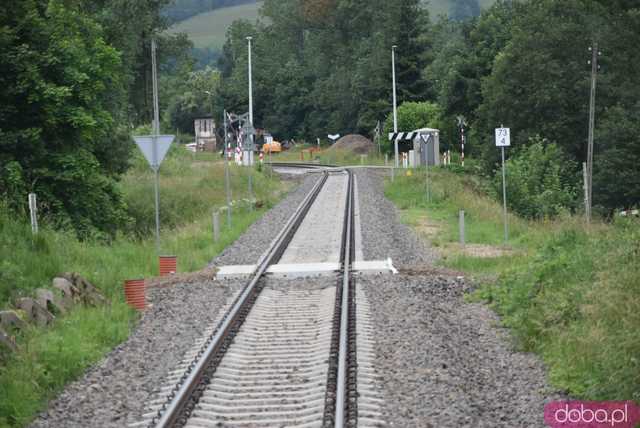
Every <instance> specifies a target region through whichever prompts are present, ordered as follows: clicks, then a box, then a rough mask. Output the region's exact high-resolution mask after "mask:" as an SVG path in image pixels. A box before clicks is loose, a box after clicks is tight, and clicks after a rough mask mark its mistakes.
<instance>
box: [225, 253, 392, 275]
mask: <svg viewBox="0 0 640 428" xmlns="http://www.w3.org/2000/svg"><path fill="white" fill-rule="evenodd" d="M353 266H354V269H353V273H354V274H356V275H383V274H396V273H398V271H397V270H396V269H395V268H394V267H393V263H392V261H391V259H390V258H389V259H387V260H372V261H356V262H354V265H353ZM255 269H256V265H230V266H222V267H220V268H219V269H218V272H217V273H216V279H219V280H223V279H238V278H248V277H250V276H251V275H252V274H253V273H254V271H255ZM339 270H340V263H280V264H276V265H271V266H269V269H267V274H268V275H271V276H274V277H279V278H308V277H314V276H330V275H333V274H335V273H336V272H338V271H339Z"/></svg>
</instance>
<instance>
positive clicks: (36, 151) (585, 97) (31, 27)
mask: <svg viewBox="0 0 640 428" xmlns="http://www.w3.org/2000/svg"><path fill="white" fill-rule="evenodd" d="M171 4H172V3H171V1H170V0H160V1H157V0H154V1H151V0H145V1H136V2H130V1H126V0H116V1H104V0H91V1H79V0H75V1H63V0H24V1H20V2H18V3H15V4H8V3H6V2H5V3H3V4H2V5H0V28H2V31H0V70H1V71H0V83H1V85H0V198H1V199H2V203H3V204H5V205H7V206H8V207H9V208H10V209H12V210H13V211H15V212H19V213H24V212H25V211H26V209H27V198H26V194H27V193H28V192H36V193H37V194H38V195H39V200H40V201H41V213H42V214H43V215H44V216H45V217H46V218H47V219H48V220H50V221H51V222H52V223H53V224H55V225H57V226H59V227H63V228H64V227H67V228H73V229H75V230H76V232H77V233H78V235H80V236H81V237H91V236H96V237H100V238H106V239H108V238H109V236H113V235H114V234H116V233H117V232H118V231H119V230H121V229H122V228H123V227H124V225H126V223H127V222H128V221H129V219H128V218H127V215H126V207H124V206H123V202H122V198H121V195H120V194H119V191H118V188H117V182H118V179H119V177H120V176H121V174H122V173H123V172H124V171H125V170H126V169H127V168H128V158H129V155H130V153H131V150H132V148H133V144H132V141H131V134H132V133H133V131H134V129H135V128H136V127H138V126H140V125H144V124H148V123H149V121H150V118H151V116H152V115H151V109H150V107H151V90H150V89H151V81H150V54H149V50H150V48H149V46H150V40H151V37H153V36H155V37H157V38H158V42H159V51H158V52H159V55H160V57H159V64H160V92H161V96H160V100H161V110H162V111H163V116H162V122H163V128H164V130H165V131H167V132H168V131H169V130H171V131H175V130H178V131H181V132H189V133H190V132H192V123H193V122H192V120H193V118H194V117H195V116H200V115H203V114H209V113H211V112H214V113H215V114H216V117H217V118H218V120H220V119H221V118H222V109H223V108H226V109H228V110H231V111H235V112H238V113H241V112H243V111H246V110H247V105H248V94H247V42H246V37H247V36H249V35H250V36H253V40H254V42H253V43H254V57H253V64H254V69H253V72H254V99H255V118H256V119H255V121H256V126H259V127H264V128H267V129H269V130H270V131H271V132H272V133H273V134H274V135H275V136H276V137H277V138H281V139H285V138H291V137H295V138H296V139H302V140H305V139H306V140H311V141H315V138H316V137H323V136H325V135H326V134H328V133H341V134H345V133H350V132H357V133H362V134H364V135H367V136H371V135H372V133H373V130H374V128H375V127H376V124H377V123H378V121H380V122H382V123H385V128H386V129H385V132H386V131H388V130H389V127H390V121H389V113H390V111H391V46H392V45H397V46H398V47H397V50H396V55H397V61H396V67H397V81H398V98H399V104H400V109H401V111H402V110H406V111H414V112H416V114H414V115H413V117H415V118H417V119H416V120H415V121H414V122H415V123H404V122H403V123H401V125H402V126H403V127H412V126H416V127H417V126H424V125H429V126H434V127H438V128H439V129H441V132H442V138H441V141H442V142H443V146H444V148H451V149H453V150H454V151H458V150H459V144H458V140H459V133H458V132H459V131H458V129H457V125H456V124H457V118H458V117H459V116H463V117H464V118H466V123H467V124H468V129H467V136H468V140H467V153H468V154H470V155H471V156H472V157H473V158H475V159H479V160H480V163H479V164H476V167H477V172H479V173H481V174H484V175H486V176H489V177H491V176H492V174H493V173H494V170H495V168H496V162H497V160H498V153H499V152H498V151H497V150H496V149H495V146H494V144H493V128H495V127H496V126H498V125H500V124H504V125H505V126H509V127H511V129H512V134H513V141H512V148H511V149H509V151H508V154H509V156H510V157H513V158H514V159H517V158H518V157H520V159H521V162H520V163H521V164H522V165H524V166H523V167H522V168H523V169H522V171H521V174H520V176H521V177H522V180H523V184H522V186H523V187H522V188H523V189H525V190H526V192H525V191H523V192H522V194H523V195H524V194H526V193H528V194H531V193H540V194H542V195H547V193H545V192H550V195H555V194H556V193H557V192H556V193H554V192H555V191H556V190H558V189H560V190H561V195H560V196H559V197H557V198H554V197H551V196H549V197H544V198H543V200H544V201H549V200H553V201H555V202H554V206H553V207H551V208H550V209H549V210H548V211H537V212H534V213H533V214H532V216H538V215H546V214H547V213H549V214H554V213H558V212H560V211H561V210H559V209H558V207H561V208H566V209H568V210H573V209H576V207H577V206H578V205H579V199H580V191H579V190H578V189H579V188H580V176H581V173H580V165H581V163H582V162H583V161H584V160H585V157H586V139H587V129H588V126H587V125H588V107H589V90H590V69H591V67H590V66H589V65H588V64H587V61H588V60H589V59H590V57H591V54H590V52H589V50H588V48H589V47H590V46H591V44H592V43H593V42H594V41H597V42H598V43H599V47H600V50H601V51H602V56H601V58H600V64H601V70H600V71H599V74H598V89H597V102H596V129H595V141H596V145H595V162H594V174H595V175H594V180H593V182H594V191H593V194H594V203H595V204H596V205H598V206H600V207H601V208H602V210H603V213H605V214H606V213H608V212H610V210H611V209H613V208H622V207H631V206H637V205H638V203H639V202H640V176H639V175H638V174H637V165H638V163H639V162H640V144H639V143H638V135H640V101H638V100H640V58H638V57H639V56H640V53H639V52H638V50H637V49H635V48H636V46H637V45H638V44H639V43H640V33H639V32H638V30H637V29H638V28H640V7H639V6H638V4H637V2H635V1H633V0H615V1H612V0H564V1H559V0H527V1H509V0H499V1H498V2H496V3H495V4H494V5H493V6H492V7H491V8H489V9H487V10H485V11H483V12H482V13H481V14H480V15H479V16H475V17H474V15H475V14H477V12H478V11H479V10H478V9H477V5H478V2H477V0H473V1H468V0H457V1H455V2H452V3H450V5H451V7H452V12H453V11H458V12H457V13H458V15H457V16H456V17H457V18H465V17H468V18H467V19H448V18H445V17H438V18H435V17H431V16H429V14H428V12H427V10H426V9H425V8H424V5H423V4H422V3H421V2H420V1H419V0H398V1H394V2H389V1H385V0H265V2H264V4H263V7H262V9H261V14H262V16H263V17H264V18H266V19H263V20H261V21H259V23H257V24H255V23H250V22H248V21H242V20H240V21H236V22H234V23H233V24H232V26H231V27H230V29H229V31H228V34H227V40H226V43H225V45H224V48H223V52H222V56H221V57H220V60H219V62H218V64H217V65H216V68H211V67H207V68H204V69H196V68H195V67H194V59H193V58H192V56H191V48H192V44H191V43H190V41H189V40H188V39H187V38H186V37H185V36H184V35H167V33H166V32H165V30H166V28H167V27H168V25H169V21H168V19H167V18H166V17H165V16H164V15H163V13H166V10H168V9H166V8H167V7H169V6H171ZM185 4H186V2H185ZM216 5H222V3H220V2H211V4H210V6H211V7H214V6H216ZM176 6H177V4H174V6H173V7H176ZM185 10H186V9H185ZM452 15H453V13H452ZM425 103H427V104H425ZM420 112H425V113H424V114H423V113H420ZM420 118H422V119H423V120H421V119H420ZM401 130H411V129H401ZM383 135H384V134H383ZM387 149H388V148H387ZM527 159H529V160H528V161H526V162H525V160H527ZM532 163H533V164H535V165H537V169H535V170H534V169H526V168H525V166H527V165H530V164H532ZM527 171H529V172H527ZM540 183H542V184H540ZM530 205H531V204H529V206H530ZM514 207H515V206H514ZM516 208H517V207H516ZM527 209H528V208H527ZM521 212H523V213H525V214H526V213H527V212H528V211H527V210H526V209H523V210H522V211H521Z"/></svg>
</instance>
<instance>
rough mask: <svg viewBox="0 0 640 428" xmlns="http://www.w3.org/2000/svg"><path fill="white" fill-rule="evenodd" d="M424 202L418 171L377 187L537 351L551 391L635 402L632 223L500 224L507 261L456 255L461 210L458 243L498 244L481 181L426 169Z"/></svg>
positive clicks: (639, 254) (637, 278)
mask: <svg viewBox="0 0 640 428" xmlns="http://www.w3.org/2000/svg"><path fill="white" fill-rule="evenodd" d="M431 176H432V179H433V180H432V186H433V200H432V202H430V203H429V202H428V201H427V200H426V196H425V194H426V192H425V184H424V183H425V181H424V180H425V175H424V171H419V172H418V173H414V174H413V175H412V176H411V177H407V176H405V175H400V176H398V177H396V179H395V181H394V182H393V183H392V182H390V181H387V183H386V190H385V192H386V195H387V197H388V198H389V199H391V200H392V201H393V202H394V203H395V204H396V205H397V206H398V207H399V208H400V209H401V210H402V211H401V213H402V219H403V221H405V222H406V223H407V224H409V225H412V226H414V227H415V228H416V229H417V230H418V231H419V232H420V231H424V225H425V223H427V224H429V225H432V226H433V225H435V227H437V233H436V235H435V236H433V237H431V239H432V240H433V243H434V245H435V246H437V247H439V248H441V249H442V253H443V254H444V257H443V259H442V261H441V263H442V264H443V265H444V266H446V267H449V268H454V269H457V270H461V271H463V272H467V273H468V274H469V275H471V276H473V277H475V278H476V281H477V282H478V283H479V285H480V287H479V289H478V291H476V292H475V293H474V294H473V295H471V296H468V297H469V298H470V299H472V300H482V301H485V302H487V303H489V304H490V305H491V306H492V307H493V308H494V309H495V310H496V311H497V312H498V313H499V314H500V315H501V318H502V322H503V323H504V325H505V326H507V327H509V328H510V329H511V332H512V333H513V335H514V337H515V338H516V339H517V343H518V344H519V346H520V347H521V348H522V349H523V350H526V351H533V352H536V353H538V354H539V355H540V356H541V357H542V358H543V360H544V362H545V363H546V366H547V368H548V370H549V379H550V381H551V383H552V384H553V385H554V386H555V387H557V388H559V389H561V390H564V391H567V392H568V393H569V394H570V395H571V396H573V397H576V398H581V399H590V400H636V401H639V400H640V297H639V296H640V221H638V220H616V221H615V222H614V223H612V224H602V223H597V224H594V225H592V226H591V227H586V226H585V225H584V222H583V220H582V219H581V218H579V217H565V218H561V219H557V220H554V221H526V220H523V219H520V218H518V217H516V216H513V215H510V216H509V224H510V239H509V242H508V243H507V248H508V249H510V253H508V255H504V256H501V257H493V258H479V257H472V256H469V255H465V253H464V252H463V251H462V250H461V249H460V248H459V247H458V246H456V245H455V244H454V243H455V242H456V241H457V240H458V232H457V228H458V223H457V221H458V220H457V219H458V217H457V216H458V214H457V213H458V210H459V209H464V210H465V212H466V220H467V222H466V232H467V233H466V241H467V243H472V244H485V245H491V246H494V247H500V246H502V236H503V235H502V215H501V214H502V212H501V206H500V203H499V202H497V201H496V200H495V198H494V197H491V196H489V195H488V194H487V192H486V191H485V189H487V188H488V186H485V185H484V183H483V182H482V180H481V179H479V178H477V177H474V176H471V175H465V174H463V173H453V172H450V171H446V170H444V169H441V168H437V169H435V170H434V171H432V174H431Z"/></svg>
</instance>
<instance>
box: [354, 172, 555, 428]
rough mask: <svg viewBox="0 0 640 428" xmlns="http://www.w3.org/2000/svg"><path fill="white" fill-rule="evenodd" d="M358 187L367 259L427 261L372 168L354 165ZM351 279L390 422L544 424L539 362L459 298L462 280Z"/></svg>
mask: <svg viewBox="0 0 640 428" xmlns="http://www.w3.org/2000/svg"><path fill="white" fill-rule="evenodd" d="M358 186H359V190H360V202H361V213H362V214H361V215H362V216H363V231H362V232H363V241H364V252H365V256H366V257H367V259H371V258H385V257H387V256H391V257H392V258H393V259H394V264H397V265H411V266H412V267H413V268H429V267H430V264H431V263H432V261H433V260H435V259H436V255H435V254H432V253H431V251H430V250H429V249H428V248H426V247H425V246H423V245H421V244H420V242H419V241H418V239H417V238H416V236H415V235H414V234H413V232H411V230H409V229H408V228H406V227H404V226H402V225H399V224H398V220H397V214H396V210H395V208H394V206H393V205H392V204H391V203H390V202H389V201H387V200H386V199H384V196H383V193H382V180H381V175H380V174H379V173H378V172H373V171H358ZM365 225H367V226H366V227H365ZM371 226H374V227H371ZM360 284H361V285H362V286H363V288H364V290H365V293H366V295H367V297H368V300H369V305H370V307H371V312H372V321H373V325H375V327H376V330H377V332H378V334H377V335H376V354H377V356H378V360H377V361H378V371H379V373H382V375H383V382H382V383H383V388H384V393H385V398H386V411H387V414H388V421H389V423H390V424H391V426H396V427H434V428H435V427H437V428H440V427H509V428H513V427H523V428H524V427H527V428H529V427H537V426H539V427H543V426H544V423H543V419H542V418H543V407H544V403H545V402H546V401H548V400H549V399H551V398H554V399H555V398H557V396H554V395H552V394H551V389H550V388H549V387H548V386H547V385H546V384H545V376H546V374H545V370H544V367H543V366H542V364H541V363H540V361H539V360H538V359H537V358H536V357H535V356H533V355H530V354H524V353H518V352H515V351H514V350H513V348H512V346H511V345H510V342H509V336H508V333H507V332H505V331H504V330H502V329H501V328H499V327H496V326H497V325H499V319H498V317H497V316H496V315H495V314H494V313H493V312H492V311H490V310H489V309H488V308H486V307H485V306H484V305H480V304H469V303H466V302H465V301H464V299H463V296H464V293H465V292H466V291H468V284H467V283H466V282H465V281H464V280H463V279H458V278H456V277H452V276H444V275H436V274H433V275H411V276H410V275H402V274H401V275H397V276H394V277H388V276H387V277H365V278H362V279H361V280H360Z"/></svg>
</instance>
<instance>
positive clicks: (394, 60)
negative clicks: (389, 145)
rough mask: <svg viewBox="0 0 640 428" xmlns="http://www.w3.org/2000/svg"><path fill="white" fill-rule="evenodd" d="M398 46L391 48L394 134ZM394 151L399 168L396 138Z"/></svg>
mask: <svg viewBox="0 0 640 428" xmlns="http://www.w3.org/2000/svg"><path fill="white" fill-rule="evenodd" d="M397 47H398V46H396V45H393V46H391V75H392V78H393V133H394V134H397V132H398V100H397V96H396V48H397ZM393 150H394V155H395V161H394V164H395V167H396V168H398V167H399V164H398V162H399V160H398V140H397V139H396V138H394V139H393Z"/></svg>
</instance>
